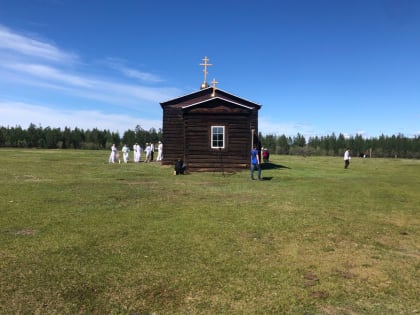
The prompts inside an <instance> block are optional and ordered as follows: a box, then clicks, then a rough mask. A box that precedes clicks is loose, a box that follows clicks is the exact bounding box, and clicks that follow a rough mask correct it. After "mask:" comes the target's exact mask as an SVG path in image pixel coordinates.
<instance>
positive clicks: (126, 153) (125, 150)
mask: <svg viewBox="0 0 420 315" xmlns="http://www.w3.org/2000/svg"><path fill="white" fill-rule="evenodd" d="M129 153H130V149H129V148H128V146H127V145H126V144H124V146H123V148H122V154H123V161H124V163H128V160H129Z"/></svg>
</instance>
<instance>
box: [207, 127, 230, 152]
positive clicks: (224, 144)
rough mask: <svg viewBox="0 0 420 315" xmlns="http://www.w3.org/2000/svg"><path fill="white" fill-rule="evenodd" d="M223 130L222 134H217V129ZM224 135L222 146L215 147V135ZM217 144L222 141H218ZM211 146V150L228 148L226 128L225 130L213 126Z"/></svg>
mask: <svg viewBox="0 0 420 315" xmlns="http://www.w3.org/2000/svg"><path fill="white" fill-rule="evenodd" d="M220 128H221V129H222V133H215V131H216V129H217V131H218V130H219V129H220ZM220 134H221V135H222V140H221V141H222V146H219V145H218V146H215V145H214V140H213V138H214V135H220ZM216 141H217V142H220V139H217V140H216ZM210 145H211V148H212V149H224V148H225V146H226V128H225V126H211V139H210Z"/></svg>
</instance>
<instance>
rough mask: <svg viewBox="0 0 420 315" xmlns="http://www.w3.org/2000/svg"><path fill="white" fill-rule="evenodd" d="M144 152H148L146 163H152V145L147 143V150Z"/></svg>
mask: <svg viewBox="0 0 420 315" xmlns="http://www.w3.org/2000/svg"><path fill="white" fill-rule="evenodd" d="M144 152H146V160H145V162H146V163H148V162H150V158H151V155H152V148H151V146H150V143H146V149H144Z"/></svg>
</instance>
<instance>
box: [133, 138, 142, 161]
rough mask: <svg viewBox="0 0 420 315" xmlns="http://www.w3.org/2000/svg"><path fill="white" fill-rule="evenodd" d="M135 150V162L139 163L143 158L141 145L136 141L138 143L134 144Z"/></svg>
mask: <svg viewBox="0 0 420 315" xmlns="http://www.w3.org/2000/svg"><path fill="white" fill-rule="evenodd" d="M133 151H134V162H136V163H138V162H140V159H141V146H140V144H138V143H137V142H136V144H135V145H134V146H133Z"/></svg>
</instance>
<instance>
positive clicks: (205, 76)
mask: <svg viewBox="0 0 420 315" xmlns="http://www.w3.org/2000/svg"><path fill="white" fill-rule="evenodd" d="M209 60H210V59H209V58H207V56H206V57H204V59H203V61H204V63H200V66H204V69H203V72H204V81H203V86H206V85H207V82H206V78H207V73H208V72H207V67H209V66H212V64H211V63H207V61H209Z"/></svg>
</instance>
